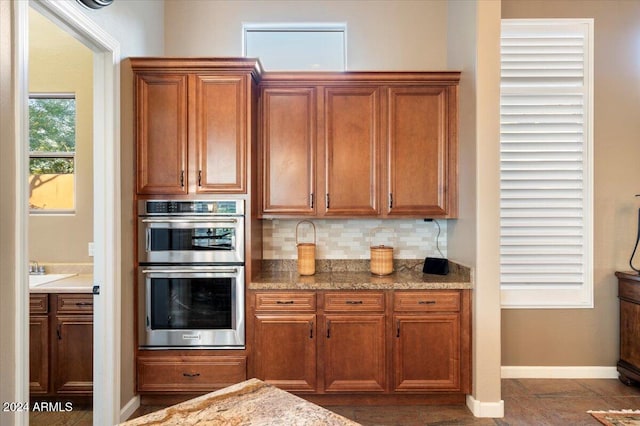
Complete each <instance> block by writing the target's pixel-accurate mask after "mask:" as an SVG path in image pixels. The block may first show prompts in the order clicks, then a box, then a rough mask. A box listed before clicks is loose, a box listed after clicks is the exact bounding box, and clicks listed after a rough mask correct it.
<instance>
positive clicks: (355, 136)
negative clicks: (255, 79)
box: [260, 71, 460, 218]
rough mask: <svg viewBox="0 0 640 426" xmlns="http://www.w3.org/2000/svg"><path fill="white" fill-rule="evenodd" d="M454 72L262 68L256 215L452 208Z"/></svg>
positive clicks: (437, 212) (422, 212)
mask: <svg viewBox="0 0 640 426" xmlns="http://www.w3.org/2000/svg"><path fill="white" fill-rule="evenodd" d="M459 77H460V74H459V73H458V72H454V71H451V72H416V73H414V72H379V73H378V72H375V73H373V72H369V73H367V72H364V73H361V72H353V73H268V74H266V75H265V76H264V78H263V80H262V83H261V84H262V87H263V88H262V94H263V99H262V103H261V106H262V110H261V116H260V120H261V129H262V132H261V136H260V144H261V147H262V151H261V152H262V154H261V159H262V161H261V166H262V168H263V169H262V172H261V176H262V179H263V181H262V186H261V190H262V194H261V196H262V200H263V202H262V212H261V214H262V216H263V217H285V216H314V217H340V218H349V217H398V218H401V217H407V218H409V217H411V218H415V217H422V218H424V217H432V218H455V217H456V216H457V209H458V201H457V197H458V187H457V185H458V183H457V174H458V165H457V164H458V151H457V150H458V148H457V147H458V141H457V126H458V112H457V101H458V95H457V94H458V80H459Z"/></svg>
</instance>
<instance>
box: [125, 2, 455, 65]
mask: <svg viewBox="0 0 640 426" xmlns="http://www.w3.org/2000/svg"><path fill="white" fill-rule="evenodd" d="M114 3H115V2H114ZM243 22H248V23H249V22H250V23H257V22H276V23H277V22H346V24H347V69H348V70H350V71H356V70H358V71H360V70H441V69H444V68H445V67H446V65H447V63H446V61H447V45H446V36H447V27H446V25H447V2H446V1H439V0H432V1H419V0H409V1H395V0H391V1H389V0H382V1H365V0H329V1H318V0H309V1H304V2H292V1H282V0H272V1H257V0H241V1H229V0H210V1H183V0H166V1H165V54H166V55H168V56H241V55H242V23H243Z"/></svg>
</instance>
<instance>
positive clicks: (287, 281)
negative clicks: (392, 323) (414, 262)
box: [249, 261, 473, 290]
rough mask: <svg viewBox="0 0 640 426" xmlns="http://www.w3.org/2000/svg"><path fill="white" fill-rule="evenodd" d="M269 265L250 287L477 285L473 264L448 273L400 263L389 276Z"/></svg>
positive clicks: (454, 267)
mask: <svg viewBox="0 0 640 426" xmlns="http://www.w3.org/2000/svg"><path fill="white" fill-rule="evenodd" d="M294 262H295V261H294ZM418 266H419V265H418ZM265 269H266V270H265ZM265 269H263V272H262V273H261V274H260V275H258V276H257V277H254V278H253V279H252V280H251V282H250V283H249V289H250V290H429V289H434V290H442V289H455V290H460V289H462V290H464V289H471V288H473V281H472V279H471V273H470V270H469V268H466V267H464V266H461V265H458V264H455V263H450V272H449V274H447V275H433V274H425V273H423V272H422V267H421V266H420V267H419V268H415V267H414V268H406V267H398V268H396V272H393V273H392V274H390V275H385V276H376V275H373V274H371V272H368V271H363V270H362V268H360V267H357V268H354V269H355V270H347V269H346V268H330V267H329V268H326V267H323V266H321V268H320V269H321V270H320V271H319V272H316V274H314V275H309V276H302V275H299V274H298V273H297V271H295V270H291V269H292V268H290V267H289V268H288V269H290V270H282V271H278V270H270V268H265ZM328 269H329V270H328Z"/></svg>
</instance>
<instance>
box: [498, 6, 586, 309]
mask: <svg viewBox="0 0 640 426" xmlns="http://www.w3.org/2000/svg"><path fill="white" fill-rule="evenodd" d="M566 25H569V26H574V27H575V26H579V27H581V28H583V31H584V50H583V54H584V57H583V61H582V63H583V67H582V70H583V73H584V77H583V86H582V89H581V90H582V91H581V92H580V93H582V94H583V95H584V99H583V105H584V108H583V109H582V119H583V123H584V124H583V133H582V137H583V143H582V151H581V155H582V163H581V164H582V169H581V172H582V179H581V183H582V187H581V188H582V198H581V201H582V205H581V209H582V211H581V213H582V223H583V226H582V230H583V233H582V234H581V235H582V237H583V238H582V245H581V248H582V251H581V256H582V269H581V271H580V272H581V273H582V282H581V283H580V284H579V285H569V284H563V283H562V282H559V283H552V284H542V283H537V284H532V283H528V284H527V283H522V284H513V283H511V284H505V282H503V279H504V277H503V273H504V264H503V250H502V239H503V236H504V233H503V224H504V222H503V218H504V216H503V200H504V194H503V183H502V172H503V171H504V169H503V166H502V164H503V159H504V157H503V150H502V142H503V130H502V128H503V125H504V124H505V123H504V122H503V118H502V116H503V97H504V98H506V97H508V96H516V95H522V96H527V95H531V96H535V95H536V94H537V95H538V96H540V95H543V96H546V95H553V94H560V95H562V96H565V95H568V94H569V93H577V92H572V91H571V90H570V89H566V87H563V86H562V85H561V84H560V85H558V87H553V86H552V85H549V86H541V87H537V88H532V87H531V86H528V87H526V88H514V87H504V86H503V84H502V82H501V101H500V106H501V123H500V124H501V153H500V155H501V187H500V198H501V217H500V220H501V231H500V238H501V254H500V258H501V261H500V272H501V282H500V285H501V299H502V308H505V309H553V308H555V309H573V308H593V306H594V283H593V234H594V229H593V194H594V184H593V175H594V161H593V158H594V156H593V152H594V142H593V124H594V120H593V109H594V108H593V104H594V97H593V90H594V89H593V88H594V81H593V76H594V73H593V72H594V60H593V58H594V54H593V47H594V20H593V19H503V20H502V34H501V45H502V39H503V35H504V33H505V28H506V27H509V28H517V27H520V28H521V29H525V28H531V29H533V28H535V29H536V31H537V32H538V34H540V33H541V32H545V31H548V32H549V33H551V32H552V31H554V30H555V31H557V30H558V28H560V27H561V26H566ZM565 28H567V27H565ZM501 56H502V51H501ZM502 71H503V67H502V65H501V73H502ZM505 95H506V96H505ZM554 181H555V182H561V181H562V180H561V179H560V178H558V179H556V180H554ZM527 226H528V225H527ZM548 245H549V246H550V245H552V244H548Z"/></svg>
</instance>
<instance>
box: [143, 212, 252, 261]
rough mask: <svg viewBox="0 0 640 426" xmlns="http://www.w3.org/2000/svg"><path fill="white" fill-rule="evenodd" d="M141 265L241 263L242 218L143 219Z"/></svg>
mask: <svg viewBox="0 0 640 426" xmlns="http://www.w3.org/2000/svg"><path fill="white" fill-rule="evenodd" d="M138 256H139V262H140V263H216V262H223V263H243V262H244V218H243V217H242V216H229V217H226V216H215V217H211V216H209V217H198V216H193V217H189V216H142V217H140V218H139V219H138Z"/></svg>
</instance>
